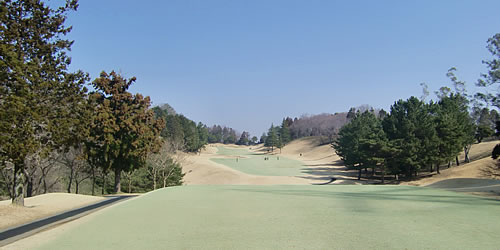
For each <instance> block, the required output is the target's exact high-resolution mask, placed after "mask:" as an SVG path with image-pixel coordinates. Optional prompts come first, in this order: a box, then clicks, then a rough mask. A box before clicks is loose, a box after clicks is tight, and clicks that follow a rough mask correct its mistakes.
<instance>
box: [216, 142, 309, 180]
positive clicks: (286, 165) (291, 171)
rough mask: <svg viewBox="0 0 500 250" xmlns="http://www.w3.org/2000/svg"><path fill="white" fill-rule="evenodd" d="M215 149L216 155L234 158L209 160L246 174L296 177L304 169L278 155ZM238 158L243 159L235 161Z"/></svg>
mask: <svg viewBox="0 0 500 250" xmlns="http://www.w3.org/2000/svg"><path fill="white" fill-rule="evenodd" d="M217 149H218V151H217V154H221V155H231V156H234V157H235V158H230V159H220V158H219V159H218V158H213V159H211V160H212V161H214V162H217V163H219V164H224V165H226V166H228V167H230V168H233V169H235V170H238V171H241V172H243V173H247V174H253V175H264V176H298V175H301V174H303V173H302V171H303V169H304V168H305V166H304V164H303V163H302V162H300V161H296V160H292V159H288V158H286V157H282V156H279V155H260V154H254V153H252V152H250V151H248V150H245V149H229V148H225V147H217ZM238 156H240V157H245V158H238V160H236V157H238ZM265 157H268V158H269V160H264V158H265ZM278 158H279V160H278Z"/></svg>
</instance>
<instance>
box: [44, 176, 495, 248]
mask: <svg viewBox="0 0 500 250" xmlns="http://www.w3.org/2000/svg"><path fill="white" fill-rule="evenodd" d="M499 221H500V202H499V201H497V200H491V199H486V198H481V197H476V196H472V195H467V194H460V193H454V192H449V191H444V190H438V189H431V188H422V187H411V186H366V185H365V186H358V185H350V186H343V185H328V186H316V185H280V186H231V185H226V186H180V187H171V188H163V189H160V190H157V191H153V192H150V193H148V194H145V195H142V196H140V197H138V198H135V199H132V200H128V201H125V202H123V203H120V204H117V205H115V206H112V207H109V208H106V209H103V210H101V211H99V212H97V213H95V214H92V215H90V216H89V218H88V220H86V221H85V222H82V224H81V225H79V226H77V227H73V228H69V229H68V230H64V231H63V232H62V233H61V234H60V235H58V236H57V237H55V238H54V239H52V240H50V241H47V242H45V243H44V244H42V245H40V246H39V249H290V248H299V249H303V248H307V249H367V248H370V249H498V246H500V237H498V232H500V223H498V222H499Z"/></svg>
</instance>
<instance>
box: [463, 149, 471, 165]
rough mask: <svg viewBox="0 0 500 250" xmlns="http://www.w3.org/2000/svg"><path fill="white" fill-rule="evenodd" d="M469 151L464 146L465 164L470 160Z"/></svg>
mask: <svg viewBox="0 0 500 250" xmlns="http://www.w3.org/2000/svg"><path fill="white" fill-rule="evenodd" d="M469 151H470V147H468V146H465V147H464V155H465V162H467V163H469V162H470V159H469Z"/></svg>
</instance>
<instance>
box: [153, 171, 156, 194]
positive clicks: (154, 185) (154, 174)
mask: <svg viewBox="0 0 500 250" xmlns="http://www.w3.org/2000/svg"><path fill="white" fill-rule="evenodd" d="M153 171H154V170H153ZM153 190H156V172H153Z"/></svg>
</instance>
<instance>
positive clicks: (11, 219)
mask: <svg viewBox="0 0 500 250" xmlns="http://www.w3.org/2000/svg"><path fill="white" fill-rule="evenodd" d="M103 199H105V198H103V197H97V196H89V195H80V194H68V193H50V194H42V195H38V196H35V197H30V198H26V199H24V205H25V207H16V206H12V205H11V201H10V200H5V201H0V218H1V220H0V230H3V229H6V228H9V227H12V226H16V225H22V224H24V223H27V222H30V221H34V220H37V219H41V218H44V217H47V216H50V215H54V214H58V213H61V212H63V211H67V210H71V209H74V208H78V207H82V206H85V205H89V204H92V203H95V202H98V201H101V200H103Z"/></svg>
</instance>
